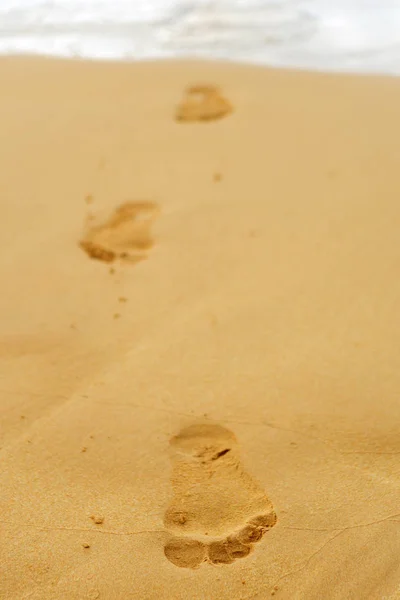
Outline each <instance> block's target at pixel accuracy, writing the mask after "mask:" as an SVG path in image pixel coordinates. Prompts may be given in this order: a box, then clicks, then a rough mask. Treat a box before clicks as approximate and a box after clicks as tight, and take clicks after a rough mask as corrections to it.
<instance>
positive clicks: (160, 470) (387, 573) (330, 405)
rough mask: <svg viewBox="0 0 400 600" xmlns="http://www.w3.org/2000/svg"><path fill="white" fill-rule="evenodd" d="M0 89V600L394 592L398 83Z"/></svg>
mask: <svg viewBox="0 0 400 600" xmlns="http://www.w3.org/2000/svg"><path fill="white" fill-rule="evenodd" d="M0 81H1V94H0V124H1V138H0V164H1V169H0V193H1V196H0V197H1V207H2V216H1V219H0V236H1V237H0V239H1V244H2V252H1V253H0V278H1V282H2V286H1V294H0V315H1V317H0V457H1V470H0V598H1V600H27V599H29V600H93V599H97V598H98V599H100V600H266V599H268V598H271V597H272V596H273V597H274V598H277V599H279V600H280V599H282V600H381V599H382V600H383V599H384V598H386V599H388V598H389V599H390V600H395V599H396V598H398V597H399V592H400V561H399V556H400V435H399V421H400V402H399V390H400V312H399V306H400V277H399V272H400V236H399V231H400V229H399V228H400V178H399V174H398V173H399V156H400V155H399V140H400V120H399V117H398V115H399V106H400V80H398V79H395V78H393V79H391V78H384V77H361V76H360V77H355V76H354V77H353V76H339V75H324V74H309V73H301V72H290V71H279V70H268V69H264V68H258V67H249V66H235V65H231V64H229V65H228V64H217V63H215V64H214V63H192V62H182V63H179V62H177V63H174V62H171V63H168V62H163V63H143V64H126V63H125V64H124V63H120V64H118V63H116V64H112V63H105V64H102V63H95V62H87V63H86V62H78V61H76V62H74V61H71V62H68V61H57V60H49V59H27V58H3V59H1V61H0ZM190 90H191V91H190ZM193 90H195V91H196V90H197V91H196V93H195V92H194V91H193ZM206 117H207V118H206ZM211 117H212V118H211ZM222 117H223V118H222ZM204 121H206V122H204Z"/></svg>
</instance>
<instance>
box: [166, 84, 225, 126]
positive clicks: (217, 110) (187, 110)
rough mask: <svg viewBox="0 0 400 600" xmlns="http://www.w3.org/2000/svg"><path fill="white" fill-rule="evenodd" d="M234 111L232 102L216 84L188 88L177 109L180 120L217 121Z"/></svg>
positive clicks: (178, 119) (177, 118)
mask: <svg viewBox="0 0 400 600" xmlns="http://www.w3.org/2000/svg"><path fill="white" fill-rule="evenodd" d="M232 111H233V107H232V105H231V103H230V102H229V101H228V100H227V99H226V98H224V96H223V95H222V94H221V92H220V90H219V88H217V87H216V86H214V85H193V86H191V87H189V88H187V90H186V92H185V96H184V98H183V100H182V102H181V104H180V105H179V106H178V109H177V111H176V120H177V121H179V122H191V121H216V120H217V119H222V118H223V117H225V116H227V115H229V114H230V113H231V112H232Z"/></svg>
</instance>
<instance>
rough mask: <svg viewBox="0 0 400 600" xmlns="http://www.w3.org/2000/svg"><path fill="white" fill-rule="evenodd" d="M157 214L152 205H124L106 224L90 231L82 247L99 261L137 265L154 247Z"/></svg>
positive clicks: (137, 203) (127, 203)
mask: <svg viewBox="0 0 400 600" xmlns="http://www.w3.org/2000/svg"><path fill="white" fill-rule="evenodd" d="M157 213H158V207H157V205H156V204H155V203H153V202H147V201H138V202H125V203H124V204H121V205H120V206H118V207H117V208H116V209H115V210H114V212H113V213H112V214H111V215H110V217H109V218H108V219H107V220H106V221H104V222H102V223H100V224H98V225H91V226H90V227H88V228H87V230H86V232H85V235H84V236H83V237H82V239H81V240H80V242H79V245H80V247H81V248H82V250H84V251H85V252H86V254H87V255H88V256H89V257H90V258H93V259H96V260H101V261H103V262H108V263H111V262H113V261H115V260H116V259H117V258H120V259H122V260H124V261H125V262H130V263H136V262H138V261H139V260H143V259H144V258H146V257H147V251H148V250H149V249H150V248H151V247H152V246H153V244H154V240H153V236H152V231H151V229H152V224H153V222H154V220H155V218H156V216H157Z"/></svg>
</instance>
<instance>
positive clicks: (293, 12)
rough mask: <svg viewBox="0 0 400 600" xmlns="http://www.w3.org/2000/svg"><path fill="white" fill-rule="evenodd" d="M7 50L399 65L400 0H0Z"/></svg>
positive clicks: (362, 68)
mask: <svg viewBox="0 0 400 600" xmlns="http://www.w3.org/2000/svg"><path fill="white" fill-rule="evenodd" d="M0 53H3V54H4V53H19V54H20V53H24V54H26V53H38V54H47V55H55V56H70V57H86V58H94V59H95V58H101V59H138V60H141V59H149V58H150V59H154V58H170V57H196V58H201V57H206V58H213V57H214V58H218V59H228V60H234V61H244V62H252V63H261V64H266V65H277V66H288V67H300V68H312V69H323V70H339V71H354V72H378V73H389V74H394V75H399V74H400V0H0Z"/></svg>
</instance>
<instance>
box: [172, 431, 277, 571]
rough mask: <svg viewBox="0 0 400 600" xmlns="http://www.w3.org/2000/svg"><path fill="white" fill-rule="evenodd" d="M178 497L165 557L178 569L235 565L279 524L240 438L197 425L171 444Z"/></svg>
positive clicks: (173, 439) (174, 483)
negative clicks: (245, 461) (246, 463)
mask: <svg viewBox="0 0 400 600" xmlns="http://www.w3.org/2000/svg"><path fill="white" fill-rule="evenodd" d="M170 444H171V460H172V467H173V471H172V486H173V491H174V497H173V499H172V502H171V504H170V506H169V507H168V509H167V510H166V512H165V515H164V525H165V527H166V529H167V531H168V533H169V538H168V540H167V542H166V544H165V546H164V553H165V556H166V557H167V558H168V560H169V561H171V562H172V563H174V564H175V565H176V566H178V567H186V568H192V569H195V568H197V567H199V566H200V565H201V563H203V562H209V563H212V564H230V563H233V562H234V561H235V560H236V559H238V558H244V557H245V556H247V555H248V554H250V552H251V550H252V548H253V545H254V544H255V543H257V542H259V541H260V540H261V538H262V537H263V535H264V534H265V533H266V531H268V530H269V529H270V528H271V527H273V526H274V525H275V523H276V514H275V512H274V510H273V506H272V503H271V502H270V500H269V499H268V497H267V496H266V495H265V493H264V491H263V490H262V488H261V487H260V486H259V485H258V484H257V483H256V482H255V481H254V479H253V478H252V477H251V476H250V475H249V474H248V473H246V471H245V470H244V469H243V467H242V465H241V463H240V458H239V452H238V443H237V440H236V438H235V436H234V434H233V433H232V432H231V431H229V430H228V429H226V428H224V427H221V426H219V425H206V424H203V425H192V426H190V427H187V428H185V429H183V430H182V431H181V432H180V433H179V434H178V435H176V436H175V437H173V438H172V439H171V442H170Z"/></svg>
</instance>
